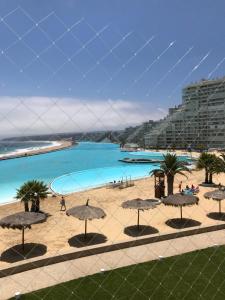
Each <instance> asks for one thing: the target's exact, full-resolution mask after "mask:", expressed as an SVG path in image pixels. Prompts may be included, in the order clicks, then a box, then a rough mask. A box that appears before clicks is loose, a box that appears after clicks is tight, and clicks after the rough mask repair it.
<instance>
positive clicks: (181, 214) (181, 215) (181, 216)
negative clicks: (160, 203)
mask: <svg viewBox="0 0 225 300" xmlns="http://www.w3.org/2000/svg"><path fill="white" fill-rule="evenodd" d="M180 218H181V220H182V219H183V213H182V205H181V206H180Z"/></svg>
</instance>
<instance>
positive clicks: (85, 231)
mask: <svg viewBox="0 0 225 300" xmlns="http://www.w3.org/2000/svg"><path fill="white" fill-rule="evenodd" d="M84 237H85V238H86V237H87V220H85V230H84Z"/></svg>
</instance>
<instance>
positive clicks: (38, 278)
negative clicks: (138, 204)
mask: <svg viewBox="0 0 225 300" xmlns="http://www.w3.org/2000/svg"><path fill="white" fill-rule="evenodd" d="M215 244H218V245H222V244H225V230H220V231H216V232H215V231H214V232H210V233H203V234H198V235H193V236H188V237H183V238H177V239H173V240H168V241H162V242H157V243H154V244H148V245H143V246H137V247H132V248H128V249H123V250H117V251H113V252H107V253H102V254H97V255H94V256H89V257H83V258H79V259H75V260H71V261H66V262H62V263H58V264H54V265H50V266H46V267H42V268H39V269H34V270H30V271H26V272H23V273H19V274H15V275H12V276H8V277H5V278H1V279H0V299H1V300H4V299H8V298H10V297H12V296H14V295H15V292H18V291H19V292H21V293H28V292H31V291H35V290H38V289H41V288H45V287H48V286H53V285H55V284H58V283H62V282H65V281H68V280H72V279H75V278H79V277H83V276H87V275H91V274H94V273H98V272H100V270H101V269H102V268H103V269H105V270H111V269H115V268H119V267H123V266H128V265H132V264H136V263H141V262H146V261H150V260H155V259H159V256H163V257H168V256H173V255H177V254H181V253H185V252H190V251H193V250H196V249H202V248H207V247H211V246H214V245H215Z"/></svg>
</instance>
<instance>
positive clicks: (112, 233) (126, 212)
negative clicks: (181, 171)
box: [0, 171, 225, 268]
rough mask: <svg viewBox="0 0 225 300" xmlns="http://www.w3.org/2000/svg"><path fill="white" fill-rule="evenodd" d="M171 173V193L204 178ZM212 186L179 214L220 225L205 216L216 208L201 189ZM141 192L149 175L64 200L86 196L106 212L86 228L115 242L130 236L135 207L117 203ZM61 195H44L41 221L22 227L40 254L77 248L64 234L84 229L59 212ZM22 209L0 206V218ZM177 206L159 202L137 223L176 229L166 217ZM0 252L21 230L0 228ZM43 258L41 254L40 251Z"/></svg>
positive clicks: (146, 192)
mask: <svg viewBox="0 0 225 300" xmlns="http://www.w3.org/2000/svg"><path fill="white" fill-rule="evenodd" d="M187 176H188V178H185V177H184V176H176V177H175V183H174V192H178V184H179V182H180V181H181V180H182V181H183V186H184V187H185V186H186V184H189V186H190V185H191V184H194V185H197V184H200V183H201V182H202V181H203V179H204V172H203V171H193V172H192V174H187ZM214 182H215V183H219V182H220V183H221V184H225V176H224V174H220V175H215V176H214ZM210 190H212V188H209V187H200V192H199V194H198V196H199V199H200V201H199V205H198V206H196V205H195V206H192V207H184V208H183V217H184V218H190V219H192V220H195V221H198V222H200V223H199V225H200V226H206V225H213V224H221V223H222V221H218V220H214V219H212V218H209V217H208V216H207V214H208V213H210V212H218V203H217V202H216V201H213V200H207V199H204V197H203V194H204V193H205V192H207V191H210ZM137 197H140V198H142V199H147V198H148V199H149V198H154V182H153V178H152V177H148V178H145V179H141V180H137V181H135V186H133V187H129V188H126V189H122V190H119V189H107V188H106V187H102V188H98V189H93V190H89V191H84V192H77V193H74V194H71V195H69V196H67V197H65V199H66V206H67V209H69V208H71V207H73V206H76V205H80V204H85V203H86V200H87V199H90V204H91V205H94V206H98V207H101V208H103V209H104V211H105V212H106V214H107V216H106V218H105V219H101V220H93V221H89V222H88V232H96V233H99V234H101V235H103V236H104V237H105V240H107V241H105V243H108V244H112V243H116V242H119V241H126V240H131V239H135V237H132V236H129V235H128V234H127V232H126V230H125V231H124V229H126V228H127V227H129V226H133V225H136V223H137V212H136V211H134V210H130V209H123V208H122V207H121V204H122V202H123V201H125V200H129V199H134V198H137ZM59 201H60V198H59V197H49V198H48V199H46V200H44V201H42V202H41V209H42V210H43V211H45V212H46V213H48V214H49V217H48V219H47V221H46V222H45V223H42V224H37V225H33V226H32V229H31V230H28V229H27V230H26V233H25V241H26V242H27V243H40V244H43V245H46V246H47V252H46V254H45V256H46V255H47V256H53V255H57V254H62V253H65V252H68V251H76V250H80V248H76V247H75V246H70V244H69V242H68V241H69V239H71V238H72V237H74V236H76V235H79V234H81V233H83V232H84V222H83V221H80V220H77V219H75V218H73V217H68V216H67V215H66V214H65V212H64V211H60V204H59ZM222 210H224V211H225V203H224V204H223V203H222ZM19 211H23V204H22V203H20V202H18V203H12V204H7V205H3V206H1V210H0V217H4V216H7V215H9V214H12V213H15V212H19ZM179 216H180V212H179V208H176V207H168V206H164V205H163V204H161V205H159V206H157V207H156V208H155V209H152V210H149V211H145V212H141V213H140V224H141V225H146V226H151V228H150V229H151V232H150V233H149V234H156V235H157V234H159V235H161V234H164V233H170V232H174V231H177V230H179V229H173V228H171V227H170V226H168V225H167V224H166V223H165V222H166V221H167V220H168V219H172V218H179ZM0 237H1V244H0V253H3V252H4V251H6V250H8V249H9V248H11V247H13V246H15V245H17V244H20V243H21V232H20V231H19V230H13V229H2V228H0ZM43 257H44V256H43ZM9 265H12V264H11V263H10V262H6V261H3V260H2V261H0V268H4V267H6V266H9Z"/></svg>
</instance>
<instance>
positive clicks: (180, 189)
mask: <svg viewBox="0 0 225 300" xmlns="http://www.w3.org/2000/svg"><path fill="white" fill-rule="evenodd" d="M178 187H179V193H181V192H182V181H181V182H180V183H179V186H178Z"/></svg>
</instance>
